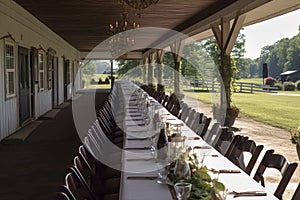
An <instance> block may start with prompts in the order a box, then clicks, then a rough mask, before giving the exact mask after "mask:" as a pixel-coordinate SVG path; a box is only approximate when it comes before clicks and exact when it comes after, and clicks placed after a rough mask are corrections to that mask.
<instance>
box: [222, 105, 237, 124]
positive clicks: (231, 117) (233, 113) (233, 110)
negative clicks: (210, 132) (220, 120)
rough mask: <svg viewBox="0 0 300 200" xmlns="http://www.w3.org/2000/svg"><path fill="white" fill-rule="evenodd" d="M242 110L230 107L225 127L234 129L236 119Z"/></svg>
mask: <svg viewBox="0 0 300 200" xmlns="http://www.w3.org/2000/svg"><path fill="white" fill-rule="evenodd" d="M239 112H240V109H239V108H238V107H236V106H230V107H229V108H227V111H226V118H225V123H224V125H225V126H227V127H232V125H233V124H234V122H235V119H236V118H237V117H238V116H239Z"/></svg>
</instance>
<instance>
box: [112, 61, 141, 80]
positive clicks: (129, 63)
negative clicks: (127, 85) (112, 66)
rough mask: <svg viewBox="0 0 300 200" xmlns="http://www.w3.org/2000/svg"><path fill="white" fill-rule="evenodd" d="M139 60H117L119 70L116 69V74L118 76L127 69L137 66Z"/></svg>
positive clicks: (123, 73)
mask: <svg viewBox="0 0 300 200" xmlns="http://www.w3.org/2000/svg"><path fill="white" fill-rule="evenodd" d="M140 64H141V61H138V60H119V62H118V65H119V70H118V71H117V76H118V77H120V76H122V75H125V74H126V73H127V72H128V71H129V70H131V69H133V68H135V67H137V66H139V65H140Z"/></svg>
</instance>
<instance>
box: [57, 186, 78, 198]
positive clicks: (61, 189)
mask: <svg viewBox="0 0 300 200" xmlns="http://www.w3.org/2000/svg"><path fill="white" fill-rule="evenodd" d="M57 193H63V194H64V195H62V194H57V196H56V200H60V199H61V200H64V198H66V197H65V196H67V198H66V199H68V200H76V199H75V197H74V195H73V194H72V192H71V191H70V190H69V188H67V186H66V185H60V186H59V187H58V189H57Z"/></svg>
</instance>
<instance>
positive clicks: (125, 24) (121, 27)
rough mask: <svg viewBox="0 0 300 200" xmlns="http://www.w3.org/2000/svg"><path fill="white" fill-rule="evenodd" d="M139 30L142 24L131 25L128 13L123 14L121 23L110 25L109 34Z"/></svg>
mask: <svg viewBox="0 0 300 200" xmlns="http://www.w3.org/2000/svg"><path fill="white" fill-rule="evenodd" d="M138 28H140V24H139V23H135V22H133V23H130V22H129V20H128V13H127V12H123V13H122V14H121V21H116V22H115V24H109V31H108V34H109V35H115V34H117V33H120V32H123V31H127V30H130V29H138Z"/></svg>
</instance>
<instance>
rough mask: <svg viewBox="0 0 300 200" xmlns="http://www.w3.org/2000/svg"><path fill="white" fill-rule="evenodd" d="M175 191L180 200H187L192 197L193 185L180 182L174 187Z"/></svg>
mask: <svg viewBox="0 0 300 200" xmlns="http://www.w3.org/2000/svg"><path fill="white" fill-rule="evenodd" d="M174 189H175V192H176V196H177V198H178V200H186V199H188V198H189V196H190V193H191V189H192V184H191V183H186V182H179V183H176V184H175V185H174Z"/></svg>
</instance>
